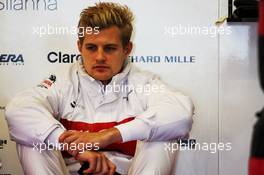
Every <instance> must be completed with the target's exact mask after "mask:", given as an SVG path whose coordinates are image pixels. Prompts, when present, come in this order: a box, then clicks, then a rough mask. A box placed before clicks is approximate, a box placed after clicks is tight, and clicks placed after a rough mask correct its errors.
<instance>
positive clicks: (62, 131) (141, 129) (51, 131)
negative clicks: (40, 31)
mask: <svg viewBox="0 0 264 175" xmlns="http://www.w3.org/2000/svg"><path fill="white" fill-rule="evenodd" d="M132 20H133V14H132V13H131V11H130V10H129V9H128V7H126V6H122V5H119V4H115V3H103V2H101V3H97V4H96V5H95V6H93V7H88V8H87V9H84V10H83V11H82V13H81V17H80V21H79V26H78V27H79V28H88V27H89V28H92V29H94V28H99V32H96V31H94V32H92V33H84V35H81V33H80V34H79V40H78V49H79V51H80V53H81V56H82V60H80V61H78V62H76V63H75V64H73V65H72V66H71V68H70V69H69V70H67V71H66V72H64V73H59V74H55V75H52V76H50V78H49V79H47V80H45V81H44V82H43V83H42V84H41V85H39V86H37V87H35V88H32V89H30V90H27V91H24V92H22V93H20V94H19V95H17V96H16V97H15V98H14V99H13V100H12V101H11V102H10V104H9V105H8V107H7V110H6V119H7V121H8V125H9V129H10V135H11V137H12V139H13V140H14V141H16V142H17V145H18V153H19V158H20V161H21V164H22V167H23V170H24V172H25V174H27V175H31V174H38V175H39V174H43V175H47V174H56V175H60V174H61V175H62V174H69V173H70V174H76V172H77V170H78V169H79V168H80V166H81V165H80V163H79V162H82V163H83V162H88V163H89V168H88V169H86V170H84V173H86V174H96V175H97V174H114V173H115V172H118V173H119V174H131V175H142V174H143V175H145V174H147V175H154V174H157V175H158V174H159V175H167V174H170V173H171V170H172V168H173V166H174V164H175V162H174V158H175V153H173V152H170V150H169V149H166V145H165V144H164V143H167V142H169V141H171V140H175V139H179V138H185V137H186V136H187V135H188V134H189V132H190V129H191V125H192V115H193V109H194V107H193V104H192V102H191V100H190V98H189V97H187V96H185V95H183V94H182V93H180V92H179V91H176V90H175V89H173V88H171V87H168V86H167V85H166V84H164V83H163V82H162V81H161V80H160V79H159V78H158V77H157V76H155V75H153V74H151V73H148V72H144V71H140V70H138V69H137V68H136V67H134V66H133V64H132V63H131V62H130V61H129V60H128V59H127V58H128V56H129V54H130V53H131V50H132V46H133V45H132V42H131V41H130V38H131V34H132V30H133V27H132ZM84 31H85V30H84ZM60 144H63V145H65V144H66V145H70V146H66V147H63V148H62V147H61V146H58V145H60ZM47 145H48V146H47ZM73 145H75V146H76V145H77V146H76V147H71V146H73ZM80 145H82V146H81V147H80ZM84 145H85V146H84ZM87 145H88V147H87ZM39 146H40V147H41V146H44V147H45V148H47V149H46V150H45V149H44V150H42V151H41V153H40V151H39V150H37V148H39ZM32 147H33V148H35V149H32ZM48 148H52V149H48ZM57 149H59V150H63V151H64V153H63V157H64V161H65V162H64V161H63V159H62V155H61V152H60V151H58V150H57Z"/></svg>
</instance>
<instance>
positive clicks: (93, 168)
mask: <svg viewBox="0 0 264 175" xmlns="http://www.w3.org/2000/svg"><path fill="white" fill-rule="evenodd" d="M88 162H89V165H90V166H89V168H88V169H86V170H84V171H83V173H84V174H90V173H95V171H96V168H97V163H98V161H97V158H93V159H88Z"/></svg>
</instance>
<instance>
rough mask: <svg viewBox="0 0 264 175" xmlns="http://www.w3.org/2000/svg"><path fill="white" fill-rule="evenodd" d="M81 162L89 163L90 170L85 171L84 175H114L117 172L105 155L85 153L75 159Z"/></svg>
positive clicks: (92, 152) (91, 152)
mask: <svg viewBox="0 0 264 175" xmlns="http://www.w3.org/2000/svg"><path fill="white" fill-rule="evenodd" d="M75 158H76V159H77V160H79V161H81V162H85V161H87V162H89V168H88V169H86V170H84V171H83V173H84V174H98V175H99V174H107V175H113V174H114V173H115V170H116V166H115V164H113V163H112V162H111V161H110V160H109V159H108V158H107V157H106V156H105V155H104V154H103V153H100V152H94V151H85V152H83V153H80V154H78V155H77V156H76V157H75Z"/></svg>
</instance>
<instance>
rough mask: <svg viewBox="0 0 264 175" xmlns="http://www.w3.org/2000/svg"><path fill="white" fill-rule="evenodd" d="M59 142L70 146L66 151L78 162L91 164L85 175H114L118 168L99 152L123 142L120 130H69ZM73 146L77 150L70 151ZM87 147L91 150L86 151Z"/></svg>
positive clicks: (62, 135)
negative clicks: (113, 144)
mask: <svg viewBox="0 0 264 175" xmlns="http://www.w3.org/2000/svg"><path fill="white" fill-rule="evenodd" d="M59 142H60V143H64V144H65V143H66V144H68V145H70V147H68V149H66V150H65V151H67V152H68V153H69V154H71V155H72V156H73V157H75V159H76V160H79V161H80V162H81V163H82V162H85V161H88V162H89V165H90V166H89V168H88V169H86V170H84V173H85V174H89V173H93V174H98V175H99V174H110V175H112V174H114V172H115V169H116V166H115V165H114V164H113V163H112V162H111V161H110V160H108V158H107V157H106V156H105V155H104V154H103V153H101V152H98V151H97V150H99V149H101V148H105V147H106V146H108V145H110V144H112V143H118V142H119V143H120V142H122V137H121V134H120V132H119V130H118V129H116V128H110V129H106V130H102V131H100V132H82V131H74V130H68V131H65V132H63V133H62V134H61V136H60V137H59ZM71 145H75V147H74V148H76V149H70V148H71ZM85 145H88V146H89V150H87V151H86V150H85V149H86V148H87V147H86V146H85Z"/></svg>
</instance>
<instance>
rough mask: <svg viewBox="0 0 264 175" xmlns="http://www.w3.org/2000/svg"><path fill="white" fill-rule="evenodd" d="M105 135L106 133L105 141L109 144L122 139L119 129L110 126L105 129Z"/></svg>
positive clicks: (119, 141)
mask: <svg viewBox="0 0 264 175" xmlns="http://www.w3.org/2000/svg"><path fill="white" fill-rule="evenodd" d="M106 135H107V142H108V143H109V144H112V143H121V142H122V141H123V140H122V136H121V133H120V131H119V130H118V129H117V128H110V129H107V130H106Z"/></svg>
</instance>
